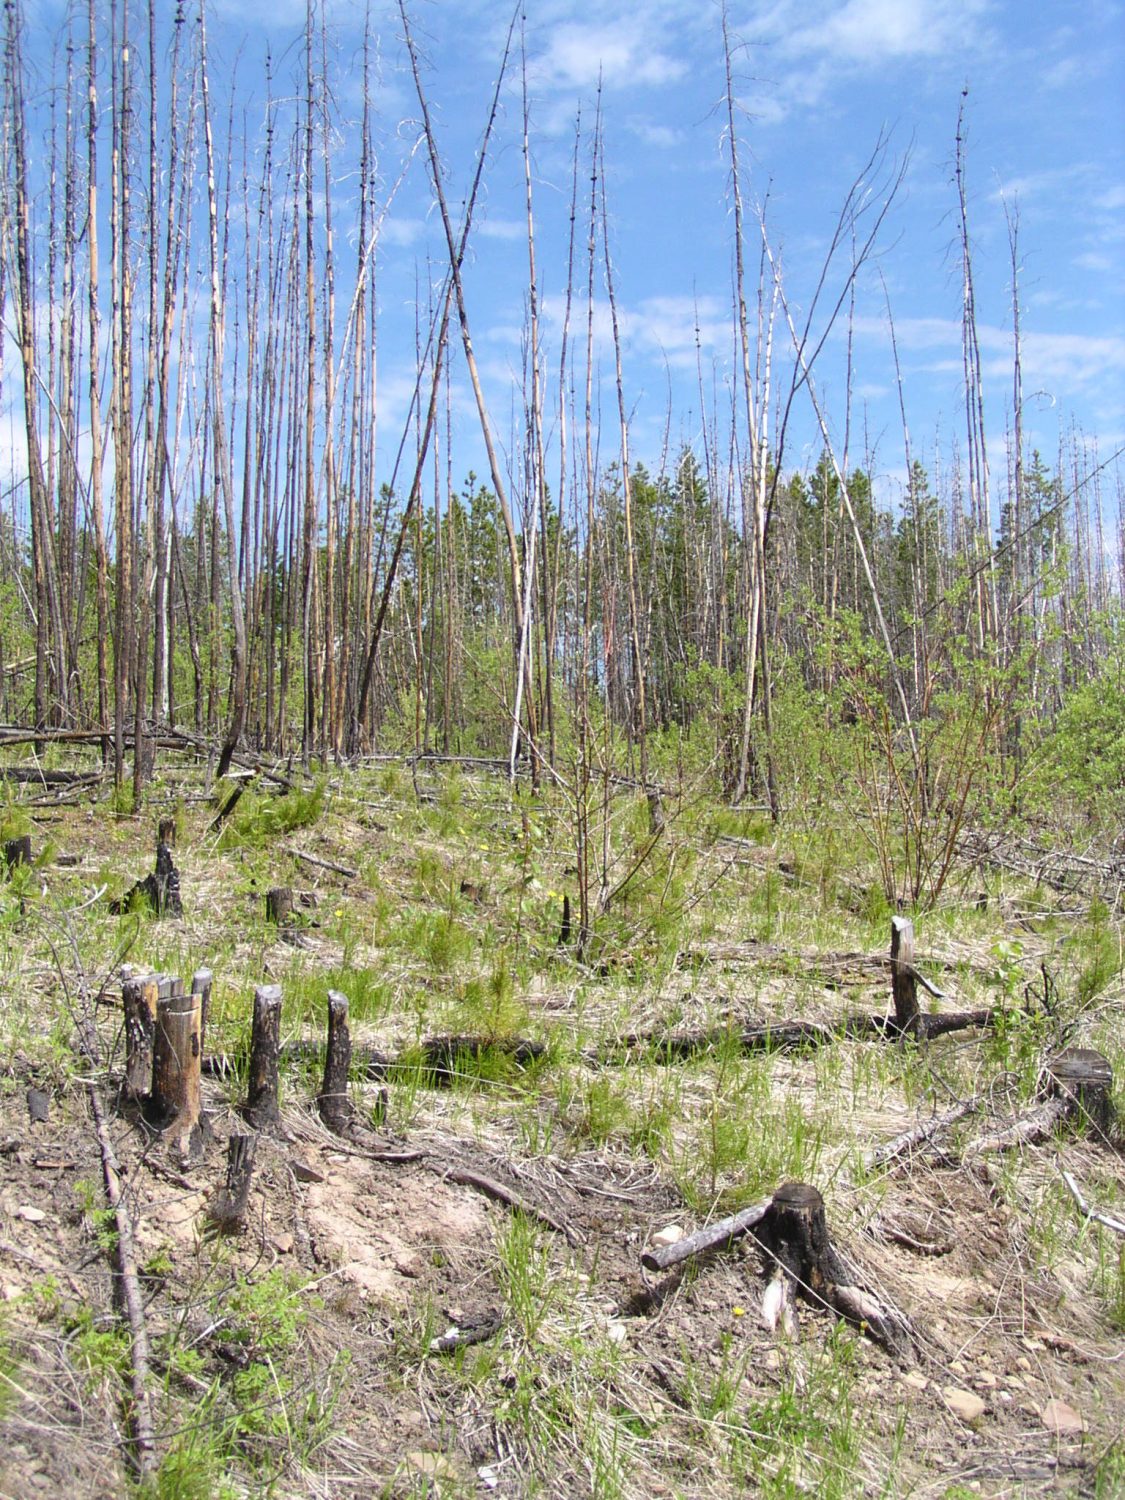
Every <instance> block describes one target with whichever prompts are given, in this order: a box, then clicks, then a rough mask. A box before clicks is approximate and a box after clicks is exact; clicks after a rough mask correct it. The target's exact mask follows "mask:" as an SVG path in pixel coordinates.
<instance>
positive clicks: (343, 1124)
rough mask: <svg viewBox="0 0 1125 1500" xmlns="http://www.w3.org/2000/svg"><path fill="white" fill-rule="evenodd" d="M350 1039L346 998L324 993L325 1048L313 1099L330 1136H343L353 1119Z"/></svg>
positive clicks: (337, 993)
mask: <svg viewBox="0 0 1125 1500" xmlns="http://www.w3.org/2000/svg"><path fill="white" fill-rule="evenodd" d="M351 1060H352V1039H351V1033H350V1031H349V1030H348V997H347V996H346V995H344V994H341V992H340V991H339V990H329V991H328V1049H327V1052H326V1053H325V1058H324V1083H323V1085H322V1087H321V1090H320V1097H319V1099H318V1100H317V1107H318V1108H319V1110H320V1118H321V1119H322V1120H323V1121H324V1123H325V1125H327V1127H328V1129H329V1130H331V1131H332V1132H333V1134H334V1135H346V1134H347V1131H348V1129H349V1128H350V1126H351V1124H352V1121H353V1119H354V1116H355V1107H354V1105H353V1104H352V1101H351V1100H350V1099H349V1098H348V1069H349V1068H350V1066H351Z"/></svg>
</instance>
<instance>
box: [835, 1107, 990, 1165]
mask: <svg viewBox="0 0 1125 1500" xmlns="http://www.w3.org/2000/svg"><path fill="white" fill-rule="evenodd" d="M983 1103H984V1095H983V1094H974V1095H973V1096H972V1098H971V1099H962V1100H960V1101H959V1102H958V1103H957V1104H955V1105H954V1106H953V1107H952V1109H947V1110H946V1111H945V1112H944V1113H943V1114H940V1115H935V1116H934V1117H933V1119H932V1120H927V1121H926V1122H925V1124H924V1125H915V1126H914V1128H913V1129H912V1130H904V1131H903V1133H902V1134H901V1135H896V1136H895V1137H894V1139H893V1140H890V1141H887V1142H886V1144H885V1145H882V1146H877V1147H876V1148H875V1150H874V1151H869V1152H868V1153H867V1156H866V1157H865V1159H864V1166H865V1167H867V1168H868V1170H870V1169H871V1168H872V1167H883V1166H886V1164H887V1162H889V1161H893V1160H894V1159H895V1157H896V1156H901V1155H902V1154H903V1152H904V1151H913V1150H914V1149H915V1148H916V1147H918V1146H922V1145H926V1144H928V1143H929V1142H930V1141H932V1140H933V1138H934V1136H936V1135H940V1134H941V1133H942V1132H943V1131H945V1130H948V1129H949V1127H950V1126H951V1125H956V1123H957V1121H958V1120H963V1119H964V1118H965V1116H966V1115H971V1114H972V1113H973V1112H974V1111H975V1110H977V1109H979V1108H980V1107H981V1105H982V1104H983Z"/></svg>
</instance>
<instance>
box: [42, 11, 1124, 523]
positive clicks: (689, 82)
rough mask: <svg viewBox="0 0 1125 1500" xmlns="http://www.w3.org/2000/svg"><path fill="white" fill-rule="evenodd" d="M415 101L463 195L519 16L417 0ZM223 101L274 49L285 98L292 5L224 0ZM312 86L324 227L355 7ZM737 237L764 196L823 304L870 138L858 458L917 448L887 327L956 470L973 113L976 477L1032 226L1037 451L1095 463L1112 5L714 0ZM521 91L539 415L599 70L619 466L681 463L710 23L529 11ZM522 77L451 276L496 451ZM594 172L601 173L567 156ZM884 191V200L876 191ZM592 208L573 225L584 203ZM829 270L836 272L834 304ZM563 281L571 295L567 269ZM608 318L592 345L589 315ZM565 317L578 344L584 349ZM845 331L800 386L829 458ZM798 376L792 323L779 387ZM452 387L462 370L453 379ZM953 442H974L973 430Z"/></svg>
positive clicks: (649, 15) (388, 178) (709, 173)
mask: <svg viewBox="0 0 1125 1500" xmlns="http://www.w3.org/2000/svg"><path fill="white" fill-rule="evenodd" d="M411 13H412V16H413V21H414V25H415V27H416V34H417V38H418V40H419V42H420V44H421V46H422V48H423V51H424V55H425V67H426V87H427V90H428V94H429V99H430V103H431V106H432V108H433V110H434V117H435V121H436V124H437V129H438V132H439V138H440V144H441V148H442V151H443V154H444V157H445V160H446V164H447V189H448V193H449V196H450V199H451V202H453V203H454V204H456V203H459V202H460V199H461V196H462V193H463V192H464V190H465V187H466V185H467V183H468V181H469V179H470V176H471V171H472V163H473V153H474V151H475V148H476V143H477V141H478V139H479V136H480V132H481V129H482V126H483V123H484V118H485V114H486V111H487V105H488V100H489V96H490V92H491V87H492V83H493V80H494V78H495V75H496V69H497V65H498V60H499V57H500V52H501V48H502V43H503V37H504V34H505V31H506V29H507V26H508V23H509V20H510V17H511V10H510V7H509V5H508V4H507V0H431V3H426V4H414V5H413V6H412V8H411ZM28 14H29V25H30V27H31V35H32V37H37V38H38V43H39V45H40V46H45V45H46V42H47V39H48V38H50V37H53V36H54V35H55V34H56V29H57V25H58V14H59V12H58V8H57V6H56V5H55V4H54V3H52V0H37V3H35V4H33V5H29V12H28ZM208 14H209V18H210V19H209V26H210V28H211V48H212V70H213V79H212V87H213V90H214V93H215V95H216V97H217V98H218V99H219V101H220V104H219V108H218V110H217V113H220V112H223V111H225V108H226V100H227V98H228V97H229V95H230V91H231V89H232V88H233V89H234V91H235V95H236V98H237V100H238V112H239V114H240V115H242V117H243V118H245V120H246V122H247V132H248V134H249V136H250V139H251V145H252V146H254V145H255V144H257V143H256V141H255V134H256V131H257V130H258V128H259V126H260V123H261V118H262V105H263V102H264V95H265V89H264V81H263V59H264V56H265V52H266V48H267V46H268V47H269V49H270V51H271V53H272V55H273V58H274V68H275V80H276V81H275V91H276V92H277V93H279V94H282V95H285V94H293V93H295V92H297V91H298V90H299V87H300V81H301V78H302V76H303V67H304V63H303V55H302V51H301V43H300V36H301V32H302V28H303V23H304V15H305V5H304V3H303V0H268V3H267V0H239V3H237V4H236V3H235V0H218V3H217V4H215V5H213V6H212V8H211V9H210V10H209V12H208ZM371 15H372V26H373V30H374V33H375V35H376V37H377V39H378V64H377V70H376V80H375V108H376V111H377V116H378V127H377V129H378V137H379V150H380V171H379V180H380V189H381V191H382V192H383V194H384V195H389V193H390V191H391V189H392V187H393V186H394V185H395V184H396V182H397V180H398V177H399V172H400V168H401V165H402V163H403V162H404V161H405V160H406V159H407V157H408V155H409V150H410V147H411V145H412V143H413V142H414V141H415V140H416V133H417V132H416V122H417V116H418V108H417V101H416V99H415V97H414V93H413V87H412V84H411V80H410V76H409V72H408V69H407V64H406V56H405V51H404V48H403V46H402V42H401V38H400V26H399V24H398V21H397V16H396V14H395V12H394V9H393V7H389V6H387V5H386V4H385V3H383V0H380V3H378V4H373V7H372V12H371ZM327 17H328V21H329V40H330V56H329V74H330V83H331V87H332V90H333V95H334V98H335V101H336V107H337V112H338V116H337V145H336V149H335V152H334V155H333V172H334V187H333V193H334V204H333V213H334V217H335V223H336V228H337V233H338V235H340V236H341V237H342V239H343V240H345V241H346V240H347V239H348V235H349V228H350V223H349V215H350V213H351V212H352V209H353V206H354V202H355V166H356V161H357V153H356V150H355V147H354V141H353V137H352V134H351V130H352V125H353V123H354V121H355V120H356V119H357V118H358V116H359V110H360V99H361V72H360V61H361V60H360V51H361V41H362V24H363V11H362V7H360V6H358V5H354V4H343V3H337V0H330V3H329V4H328V9H327ZM729 25H730V29H731V33H732V36H733V37H734V38H735V39H736V41H737V52H736V56H735V72H736V78H735V84H736V93H737V97H738V105H739V118H738V131H739V138H740V150H741V152H742V159H743V168H744V179H745V180H744V197H745V200H746V206H747V212H748V218H749V228H750V233H751V237H752V238H751V244H750V251H749V263H750V266H751V272H752V274H756V268H757V244H756V236H757V223H756V215H757V208H758V206H759V205H760V204H762V203H763V202H766V200H768V203H767V208H766V223H767V228H768V233H769V237H770V242H771V245H772V246H773V248H774V251H775V253H776V255H777V256H778V258H779V259H780V261H781V264H782V266H783V275H784V284H785V289H786V296H787V297H788V299H789V301H790V303H791V305H792V307H793V309H794V313H795V315H796V316H798V317H800V316H801V314H802V312H803V309H804V308H805V307H806V306H807V305H808V300H809V298H810V297H811V295H812V291H813V288H814V287H815V284H816V280H817V277H818V275H819V272H820V267H821V264H822V261H823V257H824V253H825V249H826V246H827V244H828V240H829V238H830V236H831V234H832V231H833V228H834V226H835V223H836V217H837V214H838V212H839V209H840V205H841V203H842V202H843V199H844V197H845V195H846V193H847V192H848V189H849V188H850V187H851V185H852V183H853V182H854V180H855V179H856V176H857V173H859V172H861V171H862V169H863V167H864V164H865V163H866V162H867V161H868V159H869V157H870V155H871V152H872V149H873V147H874V145H875V143H876V141H877V140H878V139H879V138H880V137H881V136H885V137H886V138H887V140H888V143H889V144H888V155H887V157H886V159H885V164H884V168H883V171H882V175H881V180H884V181H885V179H886V177H887V174H888V172H892V171H893V170H894V166H895V164H896V163H899V162H903V161H905V175H904V178H903V182H902V185H901V188H900V189H899V192H898V195H897V198H896V201H895V203H894V205H893V206H892V208H891V210H890V213H889V214H888V217H887V219H886V222H885V224H884V226H883V229H882V232H881V233H880V236H879V239H878V242H877V247H876V248H877V255H876V257H875V258H874V259H873V261H872V262H871V264H870V265H869V267H868V268H867V269H866V270H865V272H864V274H863V275H862V277H861V280H860V282H859V284H858V286H857V302H856V309H855V311H856V317H855V324H854V344H853V352H854V376H853V388H854V394H853V407H852V438H851V442H852V456H853V460H854V461H857V462H862V461H863V460H864V451H865V449H866V450H867V453H868V455H869V457H870V459H871V462H872V464H873V467H874V469H875V471H876V474H877V475H878V477H879V483H880V486H881V491H882V493H884V494H885V495H886V496H887V498H888V499H892V500H893V498H894V495H895V492H896V488H897V486H898V484H899V483H900V482H901V476H902V472H903V440H902V430H901V420H900V416H899V409H898V395H897V391H896V388H895V376H894V367H893V363H892V359H891V354H890V348H889V342H888V337H887V312H886V309H887V302H888V299H889V303H890V308H891V312H892V314H893V317H894V321H895V328H896V334H897V340H898V348H899V356H900V361H901V368H902V376H903V382H904V391H905V402H906V409H907V418H908V422H909V427H910V433H911V439H912V443H913V446H914V450H915V455H916V456H920V457H921V458H922V459H923V461H925V462H926V463H927V464H928V465H930V466H937V465H939V464H940V465H946V466H947V465H948V463H949V462H950V454H951V452H952V451H953V448H954V445H955V444H956V443H957V440H958V438H959V436H960V434H961V433H962V432H963V428H964V416H963V399H964V398H963V386H962V364H961V343H960V311H961V282H960V271H959V262H958V250H957V243H956V228H957V226H956V217H955V210H956V195H955V188H954V183H953V155H954V136H955V131H956V123H957V116H958V109H959V107H960V106H961V104H962V90H963V89H967V95H966V96H965V98H964V106H965V120H966V126H967V167H968V186H969V215H970V228H971V232H972V236H973V245H974V269H975V276H976V294H977V310H978V322H979V335H980V342H981V353H982V359H983V367H984V375H985V395H986V400H987V410H988V438H989V446H990V459H991V462H992V468H993V474H994V486H995V485H997V484H998V483H1002V480H1003V474H1004V465H1005V459H1004V437H1005V425H1006V420H1007V417H1008V414H1009V412H1010V408H1011V365H1012V341H1011V279H1012V278H1011V265H1010V259H1009V244H1008V233H1007V227H1006V219H1005V207H1006V206H1007V208H1008V210H1009V211H1014V210H1016V209H1018V214H1019V222H1020V253H1021V270H1020V276H1021V293H1022V303H1023V310H1022V319H1023V336H1024V351H1023V353H1024V391H1025V414H1024V419H1025V427H1026V430H1027V433H1028V441H1029V445H1030V444H1031V443H1035V444H1037V445H1038V446H1039V447H1040V448H1041V449H1042V450H1043V451H1044V453H1045V455H1046V456H1047V457H1048V459H1049V460H1050V459H1052V458H1053V457H1054V455H1055V453H1056V452H1057V450H1058V446H1059V440H1060V433H1063V434H1065V433H1067V432H1068V431H1070V430H1071V428H1072V425H1073V424H1076V425H1077V426H1078V427H1079V428H1080V429H1081V430H1082V431H1083V432H1084V433H1085V434H1087V435H1088V436H1090V437H1096V438H1097V439H1098V444H1099V452H1100V455H1101V457H1102V458H1105V457H1106V456H1108V455H1109V454H1110V453H1111V452H1112V451H1113V450H1114V449H1116V448H1117V447H1118V446H1120V445H1121V444H1122V443H1123V442H1125V293H1123V290H1122V287H1123V277H1122V274H1121V271H1122V265H1123V262H1125V256H1123V249H1125V160H1123V158H1125V149H1123V148H1125V91H1123V90H1122V88H1121V78H1122V77H1123V76H1125V12H1123V7H1122V6H1121V5H1119V4H1115V3H1110V0H1088V3H1084V4H1083V5H1081V6H1079V5H1074V4H1044V3H1035V0H1031V3H1028V0H1022V3H1013V0H771V3H757V0H729ZM525 34H526V47H527V58H528V87H529V91H530V97H531V127H532V140H533V145H532V153H533V169H534V179H535V181H534V191H535V210H536V218H537V233H538V243H537V256H538V270H539V281H540V294H541V297H542V299H543V308H544V323H545V332H546V352H545V362H546V368H547V371H548V377H549V386H548V395H547V404H548V408H550V406H551V405H552V403H556V402H557V358H558V355H557V348H558V334H559V328H560V322H561V309H562V305H563V297H564V293H565V286H566V262H567V235H568V220H569V212H570V176H571V159H572V153H573V146H574V125H575V117H576V114H577V112H578V110H579V108H580V107H581V109H582V112H583V118H584V128H585V129H586V131H587V134H588V129H589V125H590V123H591V120H592V115H593V104H594V98H595V94H596V90H597V86H598V82H599V79H600V80H601V83H602V117H603V131H604V140H605V157H606V166H607V193H608V210H609V220H610V224H609V232H610V245H611V252H612V256H613V264H614V276H615V283H616V292H617V296H618V300H619V303H620V310H621V320H622V328H623V332H624V370H625V383H626V387H627V402H628V405H629V409H630V412H631V416H632V436H631V449H632V454H633V456H634V458H639V459H641V460H643V461H644V462H646V463H647V464H648V465H649V467H650V468H653V469H656V468H658V467H659V466H660V463H661V459H662V453H663V452H664V450H665V447H666V446H670V448H671V451H672V452H673V453H674V452H675V451H676V449H677V448H678V447H679V446H680V444H681V443H683V442H685V441H686V442H692V443H698V440H699V435H700V406H701V398H700V390H699V378H698V371H697V355H696V333H695V328H696V324H697V321H698V326H699V329H700V342H701V346H702V355H703V363H704V383H705V387H706V396H705V398H704V399H705V401H706V403H708V404H710V403H717V405H718V406H719V407H720V408H722V407H723V405H724V403H725V404H726V405H728V406H729V394H728V393H729V382H730V378H731V371H732V367H733V359H734V349H733V341H732V319H731V312H730V305H731V285H732V266H733V232H734V231H733V219H732V211H731V185H730V173H729V160H728V158H727V156H726V154H725V139H724V130H725V124H726V116H725V106H724V102H723V100H724V78H723V55H722V39H721V27H720V11H719V7H718V5H717V4H711V3H709V0H702V3H692V4H685V3H681V0H641V3H637V0H528V4H527V7H526V33H525ZM520 114H521V111H520V98H519V71H518V66H517V67H516V68H515V70H514V71H513V72H512V74H511V78H510V83H509V87H508V88H507V90H506V92H505V96H504V108H503V113H502V116H501V119H500V121H499V124H498V128H497V132H496V135H495V138H494V141H493V145H492V148H491V150H490V155H489V160H488V165H487V171H486V176H485V186H484V192H483V198H482V203H481V208H480V212H479V216H478V222H477V226H476V233H475V236H474V240H473V246H472V249H471V252H470V257H469V261H468V263H467V269H466V278H465V281H466V292H467V296H468V305H469V314H470V318H471V320H472V329H473V336H474V342H475V345H476V350H477V354H478V358H479V360H480V363H481V369H482V374H483V376H484V379H485V385H486V393H487V396H488V401H489V406H490V410H491V413H492V417H493V421H494V424H495V427H496V429H497V432H498V435H499V437H500V440H501V443H502V445H504V446H505V448H506V450H507V451H508V452H509V454H510V453H511V452H512V441H511V432H512V423H513V412H514V411H515V409H516V407H517V406H518V403H519V399H520V397H519V392H518V390H514V386H513V377H514V375H515V376H518V371H519V367H520V363H521V359H522V341H523V334H524V324H525V304H526V281H527V249H526V241H525V235H524V204H523V193H524V185H523V162H522V157H521V152H520V135H521V118H520ZM582 176H583V178H584V179H585V178H586V177H587V176H588V168H586V167H585V166H584V168H583V172H582ZM877 185H878V184H877V182H876V183H875V184H873V186H875V187H877ZM431 198H432V195H431V191H430V187H429V181H428V175H427V171H426V164H425V156H424V152H418V153H417V154H416V155H415V156H414V159H413V162H412V164H411V165H410V166H409V168H408V171H407V175H406V178H405V180H404V181H403V182H402V183H401V185H400V186H399V187H398V188H397V191H396V193H395V196H394V201H393V203H392V204H391V206H390V208H389V210H388V214H387V219H386V222H385V224H384V229H383V233H382V238H381V243H380V247H379V252H378V254H379V261H378V265H379V270H378V295H379V298H380V307H381V332H380V338H381V344H380V391H381V417H380V429H381V444H382V445H383V446H384V448H385V449H386V450H387V451H389V450H390V449H392V448H393V446H394V445H395V443H396V442H397V432H396V428H397V427H399V426H400V425H401V421H402V417H403V414H404V411H405V402H406V393H407V392H408V391H409V389H410V388H411V386H412V384H413V378H414V369H413V341H414V319H415V304H416V300H417V296H418V289H419V288H421V296H422V300H423V302H424V301H425V300H426V292H425V288H426V285H427V281H428V279H429V278H430V277H431V275H432V276H433V277H434V278H435V279H436V278H438V277H440V274H441V270H442V265H443V258H444V243H443V239H442V234H441V225H440V220H439V219H438V217H437V215H436V214H435V213H434V211H433V205H432V201H431ZM580 212H581V211H580ZM845 269H846V268H845V264H844V262H841V263H840V265H839V266H838V267H835V268H834V269H832V270H830V272H829V276H828V280H827V285H826V294H825V295H826V297H827V299H828V302H829V303H831V302H834V301H835V299H836V296H837V295H838V293H839V290H840V288H841V287H842V285H843V277H844V274H845ZM584 275H585V273H584V270H580V272H579V279H580V280H583V279H584ZM599 304H600V305H599V309H598V326H599V329H600V330H601V332H602V334H603V336H604V334H605V332H606V327H607V318H606V316H605V312H606V310H605V307H604V298H602V297H601V296H599ZM581 316H582V314H581V310H580V309H579V310H576V322H575V327H574V333H575V334H580V330H581ZM572 336H573V335H572ZM844 348H845V341H844V325H843V323H841V324H840V325H839V326H838V329H837V332H836V334H835V335H834V336H833V337H831V338H830V339H829V341H828V343H827V344H826V346H825V348H824V351H823V353H822V355H821V358H820V361H819V363H818V366H817V369H816V372H815V375H816V380H817V384H818V388H819V389H820V391H821V392H822V394H823V397H824V400H825V405H826V409H827V412H828V415H829V421H830V425H831V427H832V429H833V432H834V434H836V436H837V438H842V432H843V426H844V419H845V403H844V375H843V369H844V366H843V352H844ZM602 356H603V384H602V390H601V407H602V413H603V421H604V423H605V428H606V431H605V433H604V434H603V450H605V451H606V452H607V453H608V452H609V451H610V450H612V449H613V448H614V447H615V444H616V442H617V438H616V409H615V401H616V398H615V395H614V392H613V389H612V385H611V383H610V382H611V372H612V361H611V351H610V350H609V348H608V346H607V343H606V341H605V339H604V337H603V343H602ZM789 357H790V349H789V347H788V344H787V340H786V339H785V338H784V337H783V336H782V329H781V328H780V327H779V328H778V330H777V333H776V334H775V369H776V378H777V379H778V380H779V381H784V379H785V375H784V367H785V364H786V363H787V361H788V359H789ZM458 369H459V372H460V366H458ZM456 404H457V424H458V425H457V434H458V435H457V455H456V457H455V465H456V467H457V469H458V470H459V471H460V473H462V474H463V472H464V471H465V470H467V469H468V468H469V467H470V466H471V467H474V468H475V469H476V470H477V471H478V473H480V472H483V470H484V461H483V456H482V454H481V451H480V445H479V441H478V439H477V435H476V431H475V416H474V414H473V411H472V408H471V403H470V400H469V397H468V394H467V390H466V388H465V386H464V382H463V380H460V379H459V384H458V393H457V403H456ZM793 422H794V425H793V430H792V436H791V445H790V448H789V451H788V464H789V466H797V467H800V466H806V465H811V464H812V463H814V462H815V460H816V456H817V454H818V452H819V450H820V446H821V443H820V439H819V436H818V434H817V431H816V427H815V423H814V421H813V418H812V414H811V410H810V408H809V405H808V403H807V401H803V400H802V401H799V402H798V405H797V408H796V411H795V414H794V419H793ZM962 446H963V440H962Z"/></svg>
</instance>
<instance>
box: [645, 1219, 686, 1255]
mask: <svg viewBox="0 0 1125 1500" xmlns="http://www.w3.org/2000/svg"><path fill="white" fill-rule="evenodd" d="M683 1237H684V1231H683V1229H682V1228H681V1227H680V1225H679V1224H667V1225H665V1227H664V1228H663V1229H658V1230H657V1231H656V1233H655V1234H654V1235H653V1237H652V1243H653V1244H654V1245H656V1246H657V1247H658V1248H659V1249H663V1247H664V1246H665V1245H678V1244H679V1243H680V1241H681V1240H682V1239H683Z"/></svg>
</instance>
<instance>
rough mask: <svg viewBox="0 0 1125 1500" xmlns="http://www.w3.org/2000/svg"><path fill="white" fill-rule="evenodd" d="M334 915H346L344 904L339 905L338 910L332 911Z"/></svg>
mask: <svg viewBox="0 0 1125 1500" xmlns="http://www.w3.org/2000/svg"><path fill="white" fill-rule="evenodd" d="M332 915H333V916H334V917H342V916H343V915H344V908H343V907H342V906H338V907H337V908H336V910H335V911H334V912H333V913H332Z"/></svg>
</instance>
